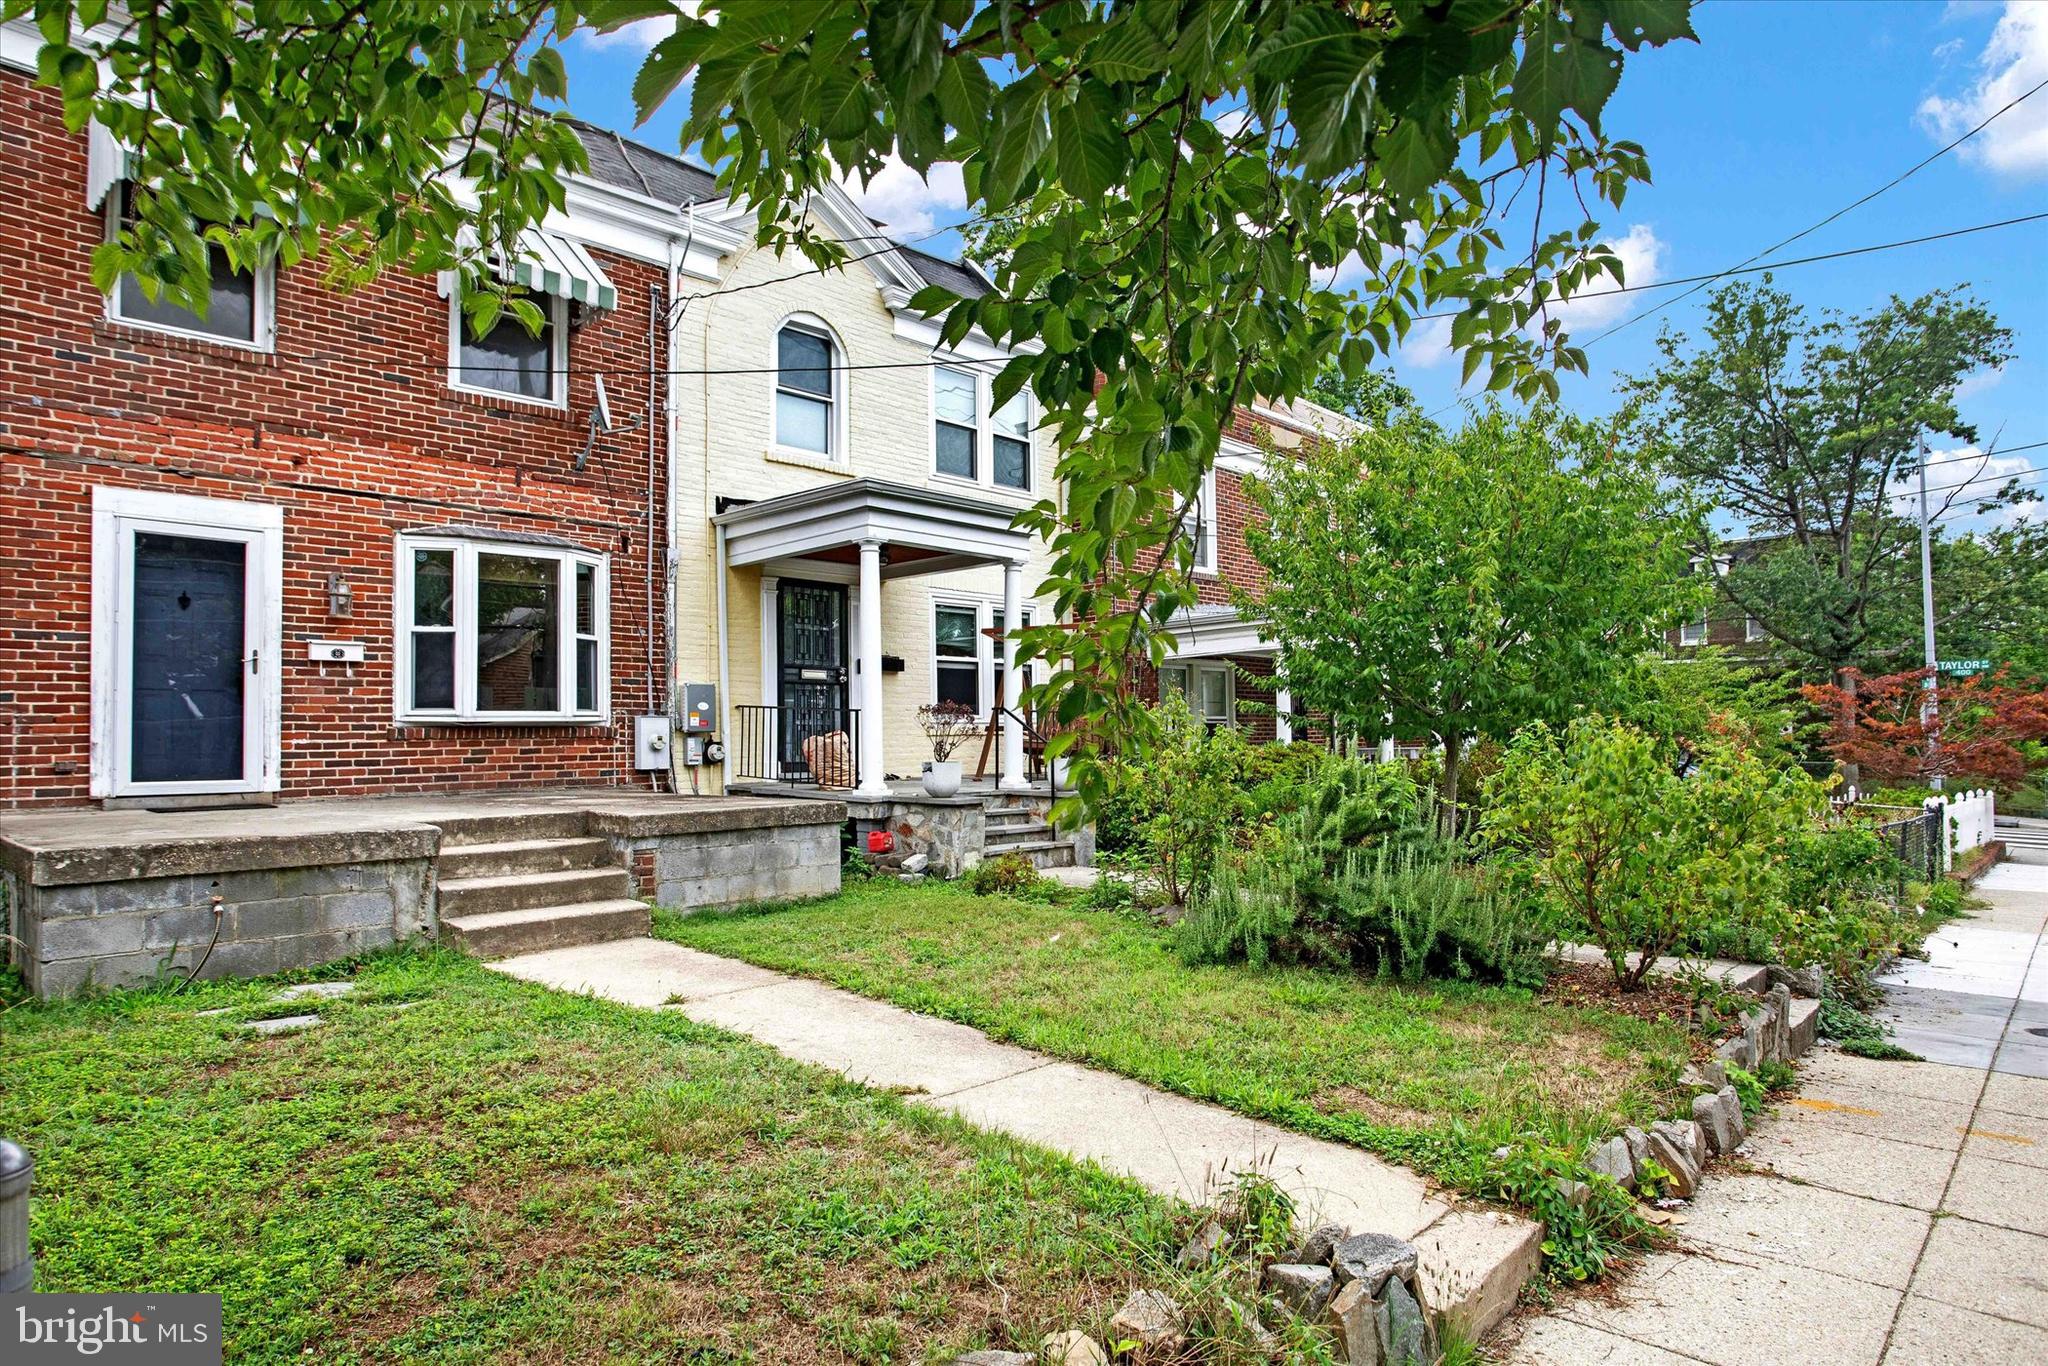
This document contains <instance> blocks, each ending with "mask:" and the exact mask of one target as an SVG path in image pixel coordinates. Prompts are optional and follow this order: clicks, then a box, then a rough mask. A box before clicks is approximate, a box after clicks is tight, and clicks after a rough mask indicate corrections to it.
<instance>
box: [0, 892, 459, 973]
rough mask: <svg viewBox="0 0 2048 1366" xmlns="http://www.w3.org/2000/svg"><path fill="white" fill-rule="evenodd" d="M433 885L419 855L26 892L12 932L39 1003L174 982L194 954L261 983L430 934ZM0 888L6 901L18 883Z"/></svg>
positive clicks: (193, 962)
mask: <svg viewBox="0 0 2048 1366" xmlns="http://www.w3.org/2000/svg"><path fill="white" fill-rule="evenodd" d="M10 881H18V880H15V879H10ZM433 888H434V865H433V862H432V861H431V860H430V859H424V858H416V859H403V860H394V861H391V862H386V863H365V864H353V865H341V866H334V865H325V866H319V867H311V868H270V869H262V870H254V871H248V872H233V873H221V874H220V875H218V876H216V877H204V876H191V877H154V878H139V879H136V880H135V881H132V882H88V883H81V884H78V885H76V886H70V887H33V886H31V887H28V888H26V889H23V890H24V892H25V895H23V896H22V897H21V902H20V905H21V911H22V912H23V913H22V914H19V915H17V916H15V917H14V919H15V921H16V928H15V930H14V931H13V933H14V934H15V936H16V937H17V938H19V939H20V940H21V941H22V949H21V962H22V964H23V966H24V968H25V971H26V976H27V979H28V986H29V989H30V990H32V991H34V992H35V993H36V994H37V995H39V996H67V995H70V994H71V993H73V992H75V991H78V990H79V989H80V988H82V987H85V986H87V985H94V986H103V987H114V986H133V985H135V984H137V983H140V982H147V981H149V980H150V979H151V978H152V977H154V976H155V975H156V974H157V973H158V972H159V971H174V972H175V973H176V975H177V976H180V977H182V976H184V975H186V974H187V973H188V972H189V971H190V970H191V969H192V968H194V967H196V966H197V965H198V964H199V963H200V961H201V959H204V960H205V965H206V966H205V970H204V971H205V975H206V976H208V977H261V976H265V975H267V974H270V973H274V972H285V971H289V970H291V969H293V968H306V967H312V966H314V965H316V964H319V963H329V962H332V961H334V960H335V959H337V958H348V957H351V956H353V955H355V954H358V953H364V952H367V951H368V950H371V949H379V948H384V947H387V946H389V945H391V944H393V943H396V942H397V941H398V940H400V939H405V938H408V937H410V936H413V935H417V934H423V933H428V932H430V931H431V930H432V928H433V924H434V911H433V906H434V891H433ZM8 890H9V896H8V901H9V904H10V906H12V905H14V904H15V892H16V888H15V887H13V886H10V887H9V889H8ZM215 896H218V897H220V899H221V901H220V912H219V916H218V924H219V929H220V934H219V937H218V940H217V941H216V940H215V937H214V929H215V923H216V916H215V912H214V902H213V898H214V897H215ZM209 943H211V944H212V946H213V951H212V953H211V954H210V955H209V954H208V953H207V946H208V944H209Z"/></svg>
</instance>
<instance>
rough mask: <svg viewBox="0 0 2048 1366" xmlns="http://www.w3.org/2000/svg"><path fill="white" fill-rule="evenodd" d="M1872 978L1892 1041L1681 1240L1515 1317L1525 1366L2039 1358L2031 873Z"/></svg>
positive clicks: (1756, 1365)
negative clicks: (1622, 1278) (1907, 1055)
mask: <svg viewBox="0 0 2048 1366" xmlns="http://www.w3.org/2000/svg"><path fill="white" fill-rule="evenodd" d="M1978 891H1979V893H1980V894H1981V895H1983V896H1984V897H1985V898H1986V899H1987V900H1989V901H1990V903H1991V905H1990V907H1989V908H1988V909H1987V910H1984V911H1981V912H1979V913H1977V914H1976V915H1974V916H1972V917H1970V918H1969V919H1966V920H1961V921H1957V922H1955V923H1954V924H1952V925H1950V926H1949V927H1947V928H1945V929H1943V930H1942V931H1941V932H1940V934H1938V935H1937V936H1935V937H1934V938H1933V939H1931V940H1930V941H1929V942H1928V945H1927V949H1928V960H1927V961H1926V962H1925V963H1918V962H1915V963H1911V964H1908V965H1907V966H1905V967H1904V968H1903V969H1901V970H1900V971H1899V972H1898V973H1896V974H1894V975H1892V976H1891V977H1888V978H1887V979H1885V980H1886V984H1887V986H1888V987H1890V992H1889V993H1888V994H1889V996H1890V1005H1889V1007H1888V1014H1889V1015H1890V1017H1891V1019H1892V1021H1893V1023H1894V1026H1895V1028H1896V1029H1897V1031H1898V1034H1897V1038H1898V1042H1899V1043H1900V1044H1902V1045H1903V1046H1905V1047H1907V1048H1910V1049H1912V1050H1913V1051H1914V1052H1916V1053H1919V1054H1921V1055H1922V1056H1924V1057H1926V1058H1927V1059H1929V1061H1927V1062H1924V1063H1883V1062H1870V1061H1866V1060H1864V1059H1860V1058H1852V1057H1848V1056H1845V1055H1843V1054H1841V1053H1837V1052H1834V1051H1832V1050H1828V1051H1824V1052H1822V1053H1819V1054H1817V1055H1815V1056H1814V1057H1813V1058H1812V1059H1811V1060H1810V1061H1809V1063H1808V1064H1807V1065H1806V1066H1805V1067H1804V1068H1802V1081H1801V1085H1800V1094H1799V1097H1798V1098H1797V1099H1796V1100H1794V1101H1792V1102H1791V1103H1789V1104H1786V1105H1783V1106H1780V1107H1778V1109H1777V1111H1776V1113H1775V1114H1774V1115H1772V1116H1771V1117H1770V1118H1769V1119H1767V1120H1766V1121H1765V1122H1764V1123H1763V1124H1762V1125H1761V1126H1760V1127H1759V1129H1758V1131H1757V1132H1756V1133H1755V1134H1754V1135H1753V1136H1752V1138H1751V1140H1750V1151H1751V1153H1752V1155H1753V1161H1754V1163H1755V1170H1753V1171H1751V1172H1744V1173H1733V1172H1730V1171H1728V1170H1725V1169H1723V1170H1719V1171H1716V1172H1715V1173H1714V1174H1713V1175H1712V1176H1711V1177H1710V1178H1709V1180H1708V1182H1707V1185H1706V1188H1705V1190H1704V1191H1703V1193H1702V1194H1701V1196H1700V1198H1699V1199H1698V1200H1697V1201H1695V1202H1694V1204H1693V1207H1692V1209H1691V1210H1690V1211H1689V1212H1688V1214H1689V1218H1688V1222H1687V1223H1686V1225H1685V1227H1684V1228H1683V1229H1682V1230H1681V1233H1682V1243H1683V1245H1682V1247H1681V1248H1679V1249H1678V1250H1675V1251H1672V1252H1667V1253H1660V1254H1658V1255H1656V1256H1654V1257H1651V1258H1649V1259H1648V1260H1647V1261H1646V1262H1645V1263H1644V1265H1643V1266H1642V1267H1641V1268H1639V1269H1638V1270H1637V1271H1636V1272H1635V1273H1634V1274H1633V1275H1631V1276H1630V1277H1629V1278H1628V1280H1627V1281H1626V1282H1625V1283H1624V1284H1623V1285H1622V1286H1621V1287H1620V1289H1619V1292H1618V1294H1616V1295H1615V1296H1614V1297H1613V1298H1612V1299H1597V1298H1593V1297H1584V1298H1579V1299H1575V1300H1572V1301H1569V1302H1567V1303H1565V1304H1563V1305H1561V1306H1560V1307H1559V1309H1558V1310H1557V1311H1555V1312H1554V1313H1551V1314H1549V1315H1546V1316H1544V1317H1542V1318H1539V1319H1536V1320H1534V1321H1533V1322H1531V1323H1530V1324H1529V1325H1528V1326H1527V1327H1526V1328H1525V1329H1524V1330H1523V1331H1522V1334H1521V1336H1520V1339H1519V1341H1517V1342H1516V1343H1515V1344H1514V1345H1513V1346H1512V1347H1511V1348H1510V1349H1509V1350H1508V1353H1507V1355H1508V1359H1509V1360H1511V1361H1515V1362H1520V1363H1525V1364H1526V1366H1588V1364H1589V1363H1610V1364H1614V1366H1619V1363H1645V1364H1646V1366H1649V1364H1654V1363H1671V1362H1687V1361H1704V1362H1715V1363H1727V1366H1764V1364H1765V1363H1772V1362H1785V1363H1797V1364H1798V1366H1811V1363H1815V1362H1828V1363H1842V1364H1843V1366H1856V1364H1860V1363H1879V1362H1883V1363H1899V1364H1900V1366H1907V1364H1910V1366H1919V1364H1920V1363H1936V1362H1972V1363H1975V1362H1984V1363H2018V1362H2030V1363H2031V1362H2048V950H2044V949H2043V947H2042V939H2043V932H2044V929H2048V867H2042V866H2029V865H2023V864H2013V863H2007V864H2001V865H2000V866H1999V867H1997V868H1995V869H1993V870H1992V871H1991V873H1990V874H1989V875H1987V876H1986V877H1985V878H1984V880H1983V881H1982V882H1980V883H1979V884H1978Z"/></svg>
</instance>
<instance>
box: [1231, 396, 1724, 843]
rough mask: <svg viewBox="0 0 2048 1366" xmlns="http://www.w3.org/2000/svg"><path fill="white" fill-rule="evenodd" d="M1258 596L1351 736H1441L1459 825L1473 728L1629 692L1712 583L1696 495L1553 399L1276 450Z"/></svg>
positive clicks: (1487, 730)
mask: <svg viewBox="0 0 2048 1366" xmlns="http://www.w3.org/2000/svg"><path fill="white" fill-rule="evenodd" d="M1252 499H1253V501H1254V503H1255V504H1256V505H1257V507H1258V509H1259V511H1260V512H1262V513H1263V514H1264V516H1263V518H1261V519H1259V521H1258V523H1257V524H1255V525H1253V526H1251V527H1249V528H1247V530H1246V533H1245V534H1246V540H1247V541H1248V542H1249V543H1250V545H1251V549H1252V553H1253V554H1254V555H1256V556H1257V557H1258V559H1259V562H1260V563H1261V564H1262V565H1263V566H1264V567H1265V569H1266V573H1267V578H1268V582H1267V584H1266V585H1265V587H1264V588H1263V589H1262V590H1261V591H1260V592H1259V593H1257V594H1256V595H1252V594H1246V595H1244V598H1243V600H1242V601H1241V602H1240V608H1241V610H1243V611H1245V612H1247V613H1256V614H1258V615H1259V616H1260V617H1261V618H1262V619H1263V620H1264V621H1265V622H1266V629H1267V633H1268V634H1269V635H1270V636H1271V638H1272V639H1273V640H1274V641H1275V642H1277V644H1278V645H1279V647H1280V650H1279V674H1280V686H1282V687H1285V688H1288V689H1290V690H1291V691H1292V693H1293V700H1294V704H1295V705H1296V706H1297V707H1300V708H1306V709H1307V710H1309V711H1312V712H1322V713H1326V714H1328V715H1329V717H1330V718H1331V724H1332V725H1333V726H1334V727H1335V728H1336V729H1337V730H1339V731H1348V732H1351V733H1354V734H1358V735H1363V736H1373V737H1379V736H1385V735H1386V734H1388V728H1389V726H1390V725H1391V727H1392V733H1393V734H1395V735H1399V736H1415V735H1420V734H1427V735H1430V736H1433V737H1435V739H1436V741H1437V742H1438V743H1439V744H1440V745H1441V746H1442V748H1443V771H1442V778H1441V781H1440V783H1439V785H1438V792H1437V798H1438V802H1439V804H1440V805H1439V809H1440V818H1441V823H1442V824H1443V826H1444V828H1445V830H1446V831H1447V832H1451V831H1454V829H1455V823H1456V815H1457V807H1458V799H1459V776H1460V765H1461V764H1462V762H1463V760H1464V757H1465V751H1466V747H1467V744H1468V742H1470V741H1471V740H1472V739H1474V738H1475V737H1479V736H1491V737H1493V738H1495V739H1499V740H1506V738H1507V737H1508V736H1509V735H1510V734H1512V733H1513V732H1514V730H1515V729H1516V727H1518V726H1521V725H1523V724H1525V723H1527V722H1530V721H1536V720H1552V721H1562V720H1564V719H1566V718H1567V717H1569V716H1571V715H1572V714H1573V713H1574V712H1576V711H1578V710H1580V709H1582V708H1585V707H1587V706H1602V705H1608V704H1611V703H1612V702H1614V701H1615V700H1617V693H1618V691H1619V690H1620V689H1621V688H1622V686H1623V684H1624V682H1625V679H1626V676H1627V673H1628V671H1629V669H1630V667H1631V664H1632V661H1633V660H1634V659H1635V658H1636V657H1637V656H1638V655H1639V654H1641V653H1642V652H1643V651H1645V650H1647V649H1649V648H1651V647H1652V646H1654V645H1656V644H1657V643H1659V641H1660V639H1661V632H1662V631H1663V630H1664V628H1665V627H1666V626H1667V625H1668V624H1669V623H1670V622H1672V621H1675V620H1677V619H1678V617H1679V615H1680V612H1681V610H1682V609H1683V607H1684V604H1685V603H1686V602H1687V601H1689V600H1690V599H1691V598H1692V597H1693V596H1696V595H1697V593H1698V591H1699V590H1698V589H1697V588H1696V587H1693V586H1689V585H1687V584H1686V583H1685V578H1686V575H1685V572H1684V571H1685V566H1686V553H1685V548H1684V547H1685V544H1686V538H1687V535H1688V533H1689V531H1690V530H1691V527H1690V524H1689V521H1688V519H1687V515H1686V513H1687V509H1686V508H1685V507H1684V505H1682V504H1679V503H1676V502H1674V501H1673V500H1672V499H1671V498H1670V496H1669V495H1668V493H1667V492H1666V491H1665V490H1664V489H1662V488H1660V487H1659V484H1658V481H1657V479H1656V478H1655V476H1654V475H1653V474H1652V473H1651V471H1650V470H1649V469H1648V468H1647V466H1645V465H1644V464H1643V463H1642V462H1641V461H1639V460H1638V459H1636V458H1635V457H1634V456H1633V455H1632V454H1630V453H1629V452H1627V451H1624V450H1620V449H1617V448H1616V445H1615V442H1614V439H1613V433H1612V432H1611V431H1610V430H1609V429H1607V428H1603V427H1599V426H1596V425H1594V424H1591V423H1587V422H1580V421H1575V420H1572V419H1569V418H1565V417H1561V416H1559V415H1557V414H1555V413H1548V412H1538V413H1535V414H1532V415H1529V416H1526V417H1511V416H1509V415H1507V414H1505V413H1503V412H1500V411H1498V410H1492V411H1488V412H1486V413H1483V414H1481V415H1479V416H1477V417H1475V418H1473V419H1472V420H1471V421H1470V422H1469V423H1468V424H1467V425H1466V427H1465V428H1464V429H1463V430H1462V431H1460V432H1458V433H1457V434H1455V435H1454V436H1451V437H1448V438H1445V437H1443V436H1442V435H1440V434H1439V433H1438V432H1437V431H1436V430H1435V429H1434V428H1430V427H1425V426H1420V425H1415V424H1410V425H1406V426H1401V427H1396V428H1393V429H1391V430H1387V431H1377V432H1369V433H1367V434H1365V435H1363V436H1361V437H1359V438H1358V439H1357V440H1356V441H1354V442H1351V443H1349V444H1346V445H1342V446H1325V447H1320V448H1317V449H1314V450H1311V451H1309V452H1307V453H1305V454H1304V455H1302V456H1301V457H1300V458H1299V459H1290V460H1282V461H1274V462H1271V473H1270V474H1269V475H1268V476H1266V477H1265V478H1263V479H1260V480H1257V481H1254V483H1253V485H1252Z"/></svg>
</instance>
